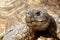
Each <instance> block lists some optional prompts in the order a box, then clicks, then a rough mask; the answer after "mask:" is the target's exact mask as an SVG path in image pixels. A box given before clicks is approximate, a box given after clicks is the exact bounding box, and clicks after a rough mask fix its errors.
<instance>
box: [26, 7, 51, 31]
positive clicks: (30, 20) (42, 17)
mask: <svg viewBox="0 0 60 40" xmlns="http://www.w3.org/2000/svg"><path fill="white" fill-rule="evenodd" d="M48 16H49V15H48V14H47V11H46V10H45V9H35V8H30V9H28V10H27V12H26V17H25V20H26V23H27V25H28V26H29V27H32V29H33V30H39V31H44V30H46V29H47V27H48V25H49V21H50V19H49V18H48Z"/></svg>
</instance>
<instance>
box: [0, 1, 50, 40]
mask: <svg viewBox="0 0 60 40" xmlns="http://www.w3.org/2000/svg"><path fill="white" fill-rule="evenodd" d="M25 1H26V0H25ZM25 1H23V0H12V1H11V0H1V1H0V2H1V3H0V20H2V22H3V23H2V22H1V24H2V25H3V26H2V25H1V26H2V27H1V29H4V30H3V32H1V36H3V40H33V39H34V31H35V29H32V27H30V26H32V25H30V24H29V25H28V23H27V21H26V19H25V18H24V17H25V16H26V15H27V14H26V15H25V14H23V13H24V11H25V10H26V7H27V6H26V5H28V4H26V2H25ZM35 1H36V0H35ZM25 4H26V5H25ZM34 10H35V9H34ZM36 11H37V10H36ZM38 11H40V10H38ZM29 12H30V11H29ZM44 12H45V11H44ZM32 14H33V15H34V13H32ZM42 14H43V12H42ZM44 15H46V14H44ZM42 16H43V15H42ZM46 16H48V15H46ZM35 18H36V17H35ZM38 18H39V17H38ZM38 18H37V19H36V20H37V21H36V20H35V21H36V22H37V23H41V22H42V23H44V24H45V21H47V23H46V25H45V26H44V29H43V28H42V29H43V30H46V29H47V28H48V25H49V22H50V19H48V20H47V19H46V18H45V17H43V18H44V19H42V20H44V22H43V21H41V20H40V19H38ZM38 21H39V22H38ZM32 23H33V26H34V25H35V23H34V22H32ZM42 23H41V24H42ZM24 24H25V26H23V25H24ZM21 25H22V26H21ZM26 25H27V26H26ZM37 26H43V25H39V24H37ZM18 27H21V28H22V27H23V28H25V27H27V28H26V32H24V30H25V29H24V30H23V29H22V30H18ZM35 27H36V26H35ZM15 28H17V29H15ZM21 28H20V29H21ZM33 28H34V27H33ZM42 29H38V28H37V29H36V30H39V31H41V30H42ZM43 30H42V31H43ZM17 31H18V32H17ZM13 32H16V34H11V33H13ZM25 33H26V34H25ZM10 34H11V35H10ZM9 35H10V36H9ZM11 37H12V38H11ZM19 37H20V38H19ZM21 37H22V38H21ZM7 38H8V39H7Z"/></svg>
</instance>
